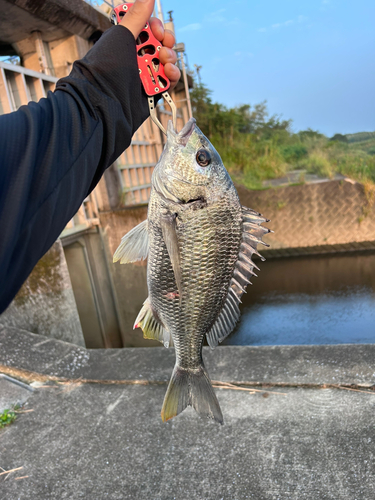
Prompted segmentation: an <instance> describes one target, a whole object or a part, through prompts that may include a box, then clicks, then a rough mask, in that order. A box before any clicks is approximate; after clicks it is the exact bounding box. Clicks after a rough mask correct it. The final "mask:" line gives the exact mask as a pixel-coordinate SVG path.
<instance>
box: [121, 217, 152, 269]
mask: <svg viewBox="0 0 375 500" xmlns="http://www.w3.org/2000/svg"><path fill="white" fill-rule="evenodd" d="M147 255H148V231H147V219H146V220H144V221H143V222H141V223H140V224H138V226H135V227H133V229H131V230H130V231H129V232H128V233H126V234H125V236H123V237H122V239H121V243H120V245H119V247H118V248H117V250H116V252H115V253H114V255H113V262H117V261H118V260H119V261H120V264H128V263H130V262H137V261H138V260H143V259H147Z"/></svg>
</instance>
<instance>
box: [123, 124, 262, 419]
mask: <svg viewBox="0 0 375 500" xmlns="http://www.w3.org/2000/svg"><path fill="white" fill-rule="evenodd" d="M264 221H266V219H264V218H263V217H261V216H260V214H258V213H256V212H254V211H252V210H250V209H245V208H244V207H242V206H241V204H240V201H239V198H238V195H237V192H236V189H235V187H234V185H233V183H232V181H231V179H230V177H229V175H228V173H227V171H226V169H225V167H224V165H223V163H222V161H221V159H220V156H219V155H218V153H217V152H216V150H215V149H214V147H213V146H212V144H211V143H210V142H209V141H208V139H207V138H206V137H205V136H204V135H203V134H202V132H201V131H200V130H199V129H198V127H197V126H196V125H195V120H194V119H191V120H190V121H189V122H188V123H187V124H186V125H185V127H184V128H183V130H182V131H181V132H180V133H179V134H177V133H176V132H175V131H174V130H173V128H172V127H171V126H169V127H168V139H167V144H166V147H165V149H164V151H163V154H162V156H161V158H160V160H159V162H158V164H157V165H156V167H155V170H154V173H153V178H152V191H151V197H150V202H149V208H148V217H147V221H145V222H144V223H142V224H143V226H142V224H141V225H140V226H137V228H134V229H133V230H132V231H130V233H128V234H127V235H125V236H124V238H123V239H122V242H121V245H120V246H119V248H118V249H117V251H116V253H115V256H114V260H115V261H116V260H120V259H121V262H131V261H134V260H138V259H139V258H145V257H146V256H148V264H147V284H148V289H149V297H148V299H147V300H146V302H145V303H144V306H143V308H142V309H141V312H140V314H139V315H138V317H137V319H136V322H135V327H138V326H140V327H141V328H142V330H143V332H144V336H145V337H146V338H154V339H157V340H159V341H162V342H163V343H164V345H165V346H169V345H170V343H171V342H173V344H174V347H175V352H176V365H175V368H174V371H173V374H172V378H171V381H170V383H169V386H168V390H167V393H166V396H165V399H164V404H163V409H162V419H163V420H164V421H166V420H168V419H170V418H172V417H174V416H176V415H178V414H179V413H180V412H181V411H183V410H184V409H185V408H186V406H188V405H191V406H193V407H194V408H195V409H196V410H197V412H198V413H199V414H201V415H204V416H208V417H211V418H214V419H215V420H216V421H218V422H220V423H223V416H222V413H221V410H220V406H219V403H218V401H217V399H216V396H215V393H214V391H213V389H212V386H211V382H210V379H209V376H208V374H207V372H206V369H205V367H204V363H203V359H202V345H203V340H204V337H205V336H206V337H207V340H208V343H209V345H210V346H211V347H212V348H214V347H215V346H216V345H217V344H218V343H219V342H221V341H222V340H223V339H224V338H225V337H227V336H228V335H229V333H230V332H231V331H232V330H233V328H234V325H235V323H236V321H237V320H238V318H239V315H240V312H239V308H238V303H239V302H240V297H241V295H242V293H243V292H244V290H245V287H246V285H247V284H248V283H249V282H250V277H251V275H254V272H253V268H254V263H253V262H252V260H251V257H252V255H253V254H254V253H256V254H258V252H257V249H256V248H257V244H258V243H260V242H262V241H261V238H262V236H263V235H264V234H265V233H267V232H269V230H268V229H266V228H264V227H262V226H261V225H260V224H261V223H262V222H264ZM146 240H147V241H146Z"/></svg>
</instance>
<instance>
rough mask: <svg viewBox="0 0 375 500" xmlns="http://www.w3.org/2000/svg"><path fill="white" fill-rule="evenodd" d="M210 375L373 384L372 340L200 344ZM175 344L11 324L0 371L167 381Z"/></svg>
mask: <svg viewBox="0 0 375 500" xmlns="http://www.w3.org/2000/svg"><path fill="white" fill-rule="evenodd" d="M203 356H204V359H205V363H206V366H207V369H208V372H209V374H210V376H211V378H212V380H221V381H226V382H237V383H239V382H242V383H248V384H252V385H254V384H262V385H267V384H270V385H289V386H293V387H294V386H301V385H302V386H305V385H306V386H322V385H332V384H344V385H357V386H363V387H371V386H374V385H375V368H374V359H375V345H372V344H371V345H369V344H366V345H355V344H350V345H349V344H346V345H322V346H316V345H314V346H264V347H248V346H243V347H237V346H220V347H219V348H217V349H216V350H214V351H212V350H211V349H210V348H208V347H206V348H204V354H203ZM174 362H175V353H174V350H173V349H165V348H164V347H160V348H128V349H85V348H81V347H78V346H76V345H73V344H68V343H66V342H62V341H59V340H55V339H51V338H47V337H43V336H42V335H36V334H33V333H29V332H25V331H22V330H18V329H15V328H9V327H0V372H1V371H3V372H4V373H9V374H13V375H15V372H17V371H18V373H19V378H24V379H25V380H31V379H32V378H33V377H32V376H31V375H30V374H39V375H42V376H45V377H47V378H48V377H50V378H64V379H73V380H74V379H83V380H88V381H101V382H103V381H113V382H121V381H122V382H124V383H126V382H127V381H149V382H154V383H166V382H167V381H168V380H169V378H170V375H171V372H172V368H173V366H174ZM22 373H23V375H22Z"/></svg>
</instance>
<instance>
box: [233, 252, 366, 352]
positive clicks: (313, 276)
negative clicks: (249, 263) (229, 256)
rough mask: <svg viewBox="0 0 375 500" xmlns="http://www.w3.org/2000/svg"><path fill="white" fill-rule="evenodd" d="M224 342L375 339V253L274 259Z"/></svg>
mask: <svg viewBox="0 0 375 500" xmlns="http://www.w3.org/2000/svg"><path fill="white" fill-rule="evenodd" d="M259 267H261V271H259V273H258V276H259V277H258V278H254V280H253V283H254V284H253V286H250V285H249V286H248V288H247V290H248V293H247V294H246V295H244V296H243V299H242V301H243V304H242V306H241V312H242V315H241V319H240V321H239V323H238V324H237V326H236V328H235V330H234V332H233V333H232V334H231V335H230V336H229V338H228V339H226V341H224V342H223V344H227V345H296V344H344V343H375V252H367V253H346V254H329V255H321V256H316V255H314V256H308V257H294V258H279V259H269V260H267V261H266V262H262V263H260V264H259Z"/></svg>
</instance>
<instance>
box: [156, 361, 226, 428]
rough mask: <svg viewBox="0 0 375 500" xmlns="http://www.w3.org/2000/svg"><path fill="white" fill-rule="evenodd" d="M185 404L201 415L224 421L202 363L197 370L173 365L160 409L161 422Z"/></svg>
mask: <svg viewBox="0 0 375 500" xmlns="http://www.w3.org/2000/svg"><path fill="white" fill-rule="evenodd" d="M187 406H192V407H193V408H194V409H195V410H196V411H197V412H198V413H199V415H201V416H202V417H209V418H213V419H214V420H215V421H216V422H219V423H220V424H223V423H224V420H223V415H222V413H221V409H220V406H219V402H218V400H217V398H216V395H215V392H214V390H213V387H212V385H211V381H210V378H209V376H208V373H207V371H206V369H205V367H204V366H203V365H201V366H200V368H199V369H197V370H191V369H187V368H182V367H181V366H178V365H176V366H175V367H174V370H173V373H172V377H171V380H170V382H169V385H168V389H167V393H166V395H165V398H164V403H163V408H162V410H161V418H162V420H163V422H166V421H167V420H170V419H171V418H173V417H175V416H176V415H178V414H179V413H181V412H182V411H183V410H185V408H186V407H187Z"/></svg>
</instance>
